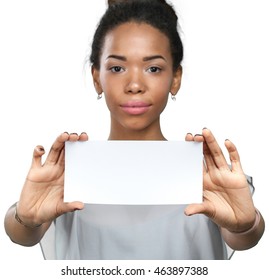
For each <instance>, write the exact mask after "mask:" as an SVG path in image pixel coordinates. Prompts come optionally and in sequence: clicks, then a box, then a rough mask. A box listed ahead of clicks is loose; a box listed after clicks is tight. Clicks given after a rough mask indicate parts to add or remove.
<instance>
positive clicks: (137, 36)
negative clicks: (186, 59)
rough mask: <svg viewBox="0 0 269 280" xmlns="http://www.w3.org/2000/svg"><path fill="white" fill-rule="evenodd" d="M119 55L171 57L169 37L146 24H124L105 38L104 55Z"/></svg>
mask: <svg viewBox="0 0 269 280" xmlns="http://www.w3.org/2000/svg"><path fill="white" fill-rule="evenodd" d="M111 52H119V53H122V52H124V53H130V55H134V53H136V54H138V53H141V54H142V53H149V54H153V53H158V54H160V53H161V54H162V55H166V56H171V48H170V43H169V39H168V37H167V36H166V35H165V34H164V33H162V32H161V31H159V30H158V29H157V28H154V27H152V26H151V25H149V24H146V23H135V22H129V23H124V24H121V25H119V26H117V27H116V28H114V29H113V30H111V31H110V32H109V33H108V34H107V35H106V37H105V41H104V45H103V52H102V53H103V55H106V54H108V53H111Z"/></svg>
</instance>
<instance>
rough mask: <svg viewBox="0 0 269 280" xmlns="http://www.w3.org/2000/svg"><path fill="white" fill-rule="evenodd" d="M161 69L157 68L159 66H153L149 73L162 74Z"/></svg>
mask: <svg viewBox="0 0 269 280" xmlns="http://www.w3.org/2000/svg"><path fill="white" fill-rule="evenodd" d="M161 70H162V69H161V68H160V67H157V66H152V67H150V68H149V69H148V72H150V73H159V72H161Z"/></svg>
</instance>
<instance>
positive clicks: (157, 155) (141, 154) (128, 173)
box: [64, 141, 203, 205]
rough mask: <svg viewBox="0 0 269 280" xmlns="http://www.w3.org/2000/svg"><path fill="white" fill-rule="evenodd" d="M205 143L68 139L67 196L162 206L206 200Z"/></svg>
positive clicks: (94, 201) (92, 202)
mask: <svg viewBox="0 0 269 280" xmlns="http://www.w3.org/2000/svg"><path fill="white" fill-rule="evenodd" d="M202 167H203V154H202V143H194V142H185V141H88V142H67V143H66V147H65V187H64V200H65V201H69V202H70V201H82V202H84V203H91V204H120V205H160V204H189V203H200V202H202V176H203V174H202V173H203V172H202Z"/></svg>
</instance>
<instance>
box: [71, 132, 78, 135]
mask: <svg viewBox="0 0 269 280" xmlns="http://www.w3.org/2000/svg"><path fill="white" fill-rule="evenodd" d="M70 135H77V136H78V134H77V133H76V132H73V133H71V134H70Z"/></svg>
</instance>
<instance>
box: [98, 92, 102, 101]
mask: <svg viewBox="0 0 269 280" xmlns="http://www.w3.org/2000/svg"><path fill="white" fill-rule="evenodd" d="M102 94H103V93H102V92H101V93H98V96H97V100H100V99H102V97H103V95H102Z"/></svg>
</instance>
